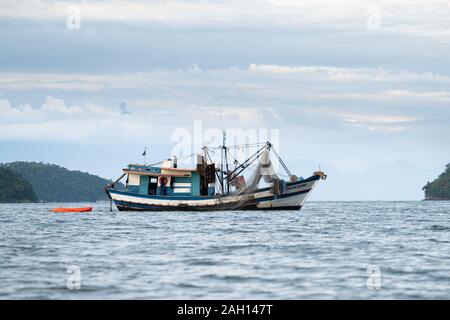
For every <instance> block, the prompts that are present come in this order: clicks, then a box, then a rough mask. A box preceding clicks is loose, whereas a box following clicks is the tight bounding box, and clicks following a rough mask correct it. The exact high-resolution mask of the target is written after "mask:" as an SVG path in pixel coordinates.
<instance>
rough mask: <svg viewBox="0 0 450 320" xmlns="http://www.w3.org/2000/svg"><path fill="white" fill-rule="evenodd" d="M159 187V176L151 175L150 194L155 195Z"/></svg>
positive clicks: (149, 181) (149, 180)
mask: <svg viewBox="0 0 450 320" xmlns="http://www.w3.org/2000/svg"><path fill="white" fill-rule="evenodd" d="M157 188H158V178H156V177H150V178H149V179H148V195H151V196H153V195H155V194H156V189H157Z"/></svg>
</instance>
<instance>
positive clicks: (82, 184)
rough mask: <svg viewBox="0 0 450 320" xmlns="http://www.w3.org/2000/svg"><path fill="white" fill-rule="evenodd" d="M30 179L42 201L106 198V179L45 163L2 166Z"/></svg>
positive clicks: (76, 200) (16, 163) (20, 163)
mask: <svg viewBox="0 0 450 320" xmlns="http://www.w3.org/2000/svg"><path fill="white" fill-rule="evenodd" d="M1 166H2V167H3V168H7V169H9V170H11V171H13V172H15V173H18V174H20V175H21V176H22V177H24V178H25V179H26V180H28V181H29V182H30V183H31V185H32V187H33V189H34V191H35V192H36V196H37V198H38V200H39V201H44V202H89V201H97V200H106V199H107V196H106V194H105V192H104V187H105V185H106V184H108V183H110V182H111V181H108V180H106V179H103V178H100V177H98V176H95V175H92V174H89V173H86V172H81V171H71V170H68V169H66V168H63V167H60V166H57V165H54V164H45V163H42V162H39V163H38V162H12V163H7V164H3V165H1Z"/></svg>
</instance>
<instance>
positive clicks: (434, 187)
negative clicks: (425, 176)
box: [423, 163, 450, 200]
mask: <svg viewBox="0 0 450 320" xmlns="http://www.w3.org/2000/svg"><path fill="white" fill-rule="evenodd" d="M423 190H424V191H425V199H426V200H450V163H449V164H447V165H446V166H445V171H444V172H443V173H441V174H440V175H439V177H437V178H436V179H435V180H433V182H428V183H427V184H426V185H425V187H423Z"/></svg>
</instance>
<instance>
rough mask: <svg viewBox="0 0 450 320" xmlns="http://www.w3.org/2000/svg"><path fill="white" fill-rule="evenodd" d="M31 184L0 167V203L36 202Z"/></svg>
mask: <svg viewBox="0 0 450 320" xmlns="http://www.w3.org/2000/svg"><path fill="white" fill-rule="evenodd" d="M36 201H37V197H36V194H35V193H34V190H33V187H32V186H31V184H30V183H29V182H28V181H27V180H25V179H24V178H23V177H21V176H20V175H18V174H16V173H14V172H13V171H11V170H8V169H5V168H2V167H0V203H5V202H36Z"/></svg>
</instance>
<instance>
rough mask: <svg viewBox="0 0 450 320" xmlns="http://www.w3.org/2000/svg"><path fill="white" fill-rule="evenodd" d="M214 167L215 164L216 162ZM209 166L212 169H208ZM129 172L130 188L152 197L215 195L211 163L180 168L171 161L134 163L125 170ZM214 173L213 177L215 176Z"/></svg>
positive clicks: (127, 187)
mask: <svg viewBox="0 0 450 320" xmlns="http://www.w3.org/2000/svg"><path fill="white" fill-rule="evenodd" d="M212 166H213V167H212V169H213V170H214V165H212ZM208 167H209V168H208ZM123 171H124V174H126V175H127V180H126V191H127V192H130V193H136V194H140V195H149V196H171V197H173V196H179V197H193V196H213V195H214V194H215V191H216V190H215V184H214V183H213V182H214V181H215V171H213V173H212V174H211V165H210V166H207V165H205V166H202V165H197V168H195V169H186V168H177V167H176V165H173V164H172V161H171V160H166V161H164V162H163V163H162V165H161V167H154V166H147V165H138V164H130V165H128V167H127V168H125V169H123ZM211 175H212V176H213V178H211Z"/></svg>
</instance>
